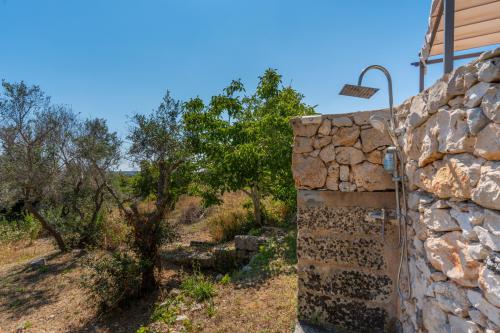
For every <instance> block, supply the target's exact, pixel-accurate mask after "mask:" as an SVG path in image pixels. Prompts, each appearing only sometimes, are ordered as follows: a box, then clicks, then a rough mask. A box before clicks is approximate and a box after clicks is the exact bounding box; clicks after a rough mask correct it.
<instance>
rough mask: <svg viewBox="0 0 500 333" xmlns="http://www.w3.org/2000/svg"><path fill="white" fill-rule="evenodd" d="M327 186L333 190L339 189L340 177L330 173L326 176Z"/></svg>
mask: <svg viewBox="0 0 500 333" xmlns="http://www.w3.org/2000/svg"><path fill="white" fill-rule="evenodd" d="M325 187H326V188H327V189H329V190H331V191H338V190H339V179H338V177H335V176H332V175H328V177H326V183H325Z"/></svg>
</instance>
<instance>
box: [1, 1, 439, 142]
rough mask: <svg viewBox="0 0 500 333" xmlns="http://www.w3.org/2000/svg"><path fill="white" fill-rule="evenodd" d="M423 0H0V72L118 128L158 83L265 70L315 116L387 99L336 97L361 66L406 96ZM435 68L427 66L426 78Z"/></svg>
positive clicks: (190, 84)
mask: <svg viewBox="0 0 500 333" xmlns="http://www.w3.org/2000/svg"><path fill="white" fill-rule="evenodd" d="M430 2H431V1H430V0H413V1H401V0H393V1H389V0H385V1H367V0H349V1H335V0H313V1H296V0H155V1H153V0H144V1H139V0H136V1H131V0H115V1H112V0H107V1H98V0H79V1H77V0H59V1H56V0H44V1H40V0H31V1H28V0H0V31H1V32H2V37H1V44H0V45H1V46H0V78H1V79H5V80H7V81H20V80H25V81H26V82H27V83H30V84H38V85H40V86H41V87H42V89H44V90H45V91H46V92H47V93H48V94H49V95H50V96H52V99H53V101H54V102H56V103H64V104H68V105H71V106H72V107H73V109H74V110H75V111H76V112H79V113H80V114H82V116H84V117H87V116H93V117H103V118H106V119H108V122H109V124H110V127H111V128H112V129H113V130H116V131H118V133H119V134H120V135H122V136H123V135H125V133H126V130H127V121H128V120H127V115H131V114H132V113H134V112H148V111H150V110H151V109H153V108H154V107H156V106H157V105H158V103H159V102H160V99H161V97H162V95H163V93H164V92H165V90H166V89H169V90H171V92H172V93H173V95H174V97H176V98H179V99H184V100H185V99H188V98H190V97H195V96H200V97H202V98H203V99H207V98H209V97H210V96H212V95H213V94H216V93H218V92H220V91H221V89H222V88H223V87H225V86H226V85H227V84H228V83H229V82H230V80H232V79H237V78H241V79H242V80H243V82H244V83H245V85H246V87H247V90H248V89H253V88H254V87H255V84H256V82H257V77H258V76H259V75H260V74H262V73H263V71H264V70H265V69H266V68H268V67H272V68H276V69H278V70H279V72H280V73H281V74H282V75H283V78H284V81H285V82H286V83H290V82H291V83H292V85H293V86H294V87H295V88H296V89H297V90H299V91H300V92H302V93H303V94H304V95H305V96H306V102H308V103H309V104H311V105H316V104H317V105H318V107H317V111H318V112H320V113H345V112H351V111H357V110H367V109H374V108H382V107H386V103H387V95H386V83H385V81H384V79H383V76H382V74H381V73H376V72H373V73H370V74H368V75H367V77H366V78H367V80H366V84H367V85H371V86H380V87H381V88H382V89H381V91H380V92H379V93H377V95H376V97H374V98H372V99H371V100H368V101H367V100H356V99H353V98H349V97H344V96H339V95H338V91H339V90H340V88H341V86H342V85H343V84H344V83H346V82H350V83H354V82H356V81H357V77H358V74H359V72H360V70H361V69H362V68H363V67H365V66H367V65H370V64H374V63H376V64H380V65H384V66H386V67H388V68H389V70H390V71H391V73H392V75H393V81H394V89H395V101H396V103H398V102H401V101H403V100H404V99H405V98H407V97H409V96H411V95H414V94H415V93H417V89H418V70H417V69H416V68H414V67H412V66H410V65H409V64H410V62H413V61H415V60H416V59H417V54H418V51H419V49H420V47H421V45H422V41H423V38H424V33H425V31H426V28H427V16H428V13H429V7H430ZM441 71H442V66H441V65H434V66H432V68H431V69H430V72H429V75H428V77H427V83H428V84H429V83H430V82H433V81H434V80H435V79H436V78H437V77H438V75H439V74H440V73H441Z"/></svg>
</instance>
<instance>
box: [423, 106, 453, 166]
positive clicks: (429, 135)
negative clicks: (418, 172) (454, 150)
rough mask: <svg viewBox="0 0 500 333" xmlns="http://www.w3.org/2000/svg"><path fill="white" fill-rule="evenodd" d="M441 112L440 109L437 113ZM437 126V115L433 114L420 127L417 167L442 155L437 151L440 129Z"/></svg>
mask: <svg viewBox="0 0 500 333" xmlns="http://www.w3.org/2000/svg"><path fill="white" fill-rule="evenodd" d="M442 112H443V111H440V112H439V113H438V114H441V113H442ZM444 112H448V111H444ZM438 126H439V125H438V115H433V116H432V117H430V118H429V120H428V121H427V122H426V123H425V125H423V126H421V127H420V128H422V130H421V131H420V133H419V134H420V138H421V142H420V144H419V145H418V146H419V148H418V150H419V154H418V157H417V159H418V166H419V167H423V166H426V165H427V164H429V163H431V162H434V161H435V160H438V159H440V158H442V157H443V153H442V152H440V151H439V141H438V134H439V132H440V129H439V127H438Z"/></svg>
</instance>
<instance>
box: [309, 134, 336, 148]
mask: <svg viewBox="0 0 500 333" xmlns="http://www.w3.org/2000/svg"><path fill="white" fill-rule="evenodd" d="M331 142H332V137H331V136H322V137H316V138H314V142H313V147H314V149H321V148H323V147H324V146H326V145H329V144H330V143H331Z"/></svg>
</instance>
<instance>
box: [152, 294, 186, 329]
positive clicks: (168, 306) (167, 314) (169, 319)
mask: <svg viewBox="0 0 500 333" xmlns="http://www.w3.org/2000/svg"><path fill="white" fill-rule="evenodd" d="M179 305H180V302H179V301H178V300H177V299H168V300H166V301H165V302H163V303H161V304H158V305H157V306H156V307H155V309H154V311H153V314H152V315H151V318H150V319H151V321H153V322H156V321H161V322H164V323H165V324H169V325H172V324H174V323H175V319H176V318H177V315H178V314H179V312H180V310H179Z"/></svg>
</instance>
